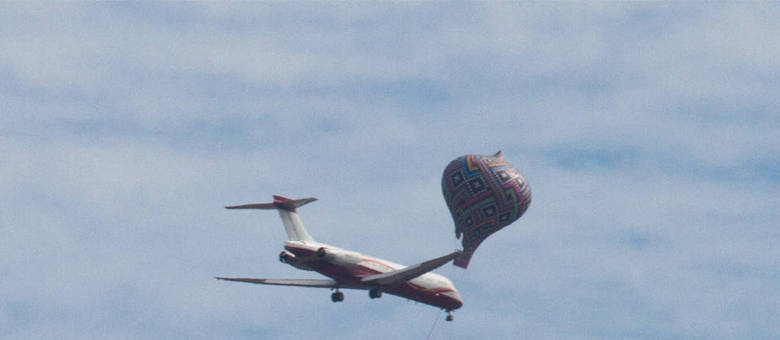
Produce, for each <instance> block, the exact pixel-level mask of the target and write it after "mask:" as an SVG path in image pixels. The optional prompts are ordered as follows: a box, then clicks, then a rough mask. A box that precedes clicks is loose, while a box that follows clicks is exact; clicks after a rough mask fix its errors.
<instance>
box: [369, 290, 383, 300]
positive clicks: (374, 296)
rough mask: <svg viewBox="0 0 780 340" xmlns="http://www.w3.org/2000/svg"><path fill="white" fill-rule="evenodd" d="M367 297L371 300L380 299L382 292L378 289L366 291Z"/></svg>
mask: <svg viewBox="0 0 780 340" xmlns="http://www.w3.org/2000/svg"><path fill="white" fill-rule="evenodd" d="M368 297H370V298H372V299H378V298H381V297H382V291H381V290H379V289H376V288H374V289H371V290H369V291H368Z"/></svg>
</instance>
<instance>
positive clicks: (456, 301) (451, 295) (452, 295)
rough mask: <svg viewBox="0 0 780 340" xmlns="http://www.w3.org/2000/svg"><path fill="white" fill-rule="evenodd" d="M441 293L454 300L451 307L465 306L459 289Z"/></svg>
mask: <svg viewBox="0 0 780 340" xmlns="http://www.w3.org/2000/svg"><path fill="white" fill-rule="evenodd" d="M441 294H442V295H444V296H446V297H448V298H450V300H451V301H452V307H451V308H450V309H458V308H460V307H461V306H463V300H462V299H461V298H460V294H458V291H457V290H451V291H448V292H443V293H441Z"/></svg>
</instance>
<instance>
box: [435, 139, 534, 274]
mask: <svg viewBox="0 0 780 340" xmlns="http://www.w3.org/2000/svg"><path fill="white" fill-rule="evenodd" d="M441 189H442V192H443V194H444V200H445V201H446V202H447V206H448V207H449V208H450V213H451V214H452V219H453V220H454V221H455V236H456V237H457V238H461V236H463V239H462V240H461V242H462V244H463V253H462V254H461V255H460V256H458V257H456V258H455V261H454V264H455V265H456V266H458V267H462V268H466V267H468V265H469V261H470V260H471V256H472V255H473V254H474V251H475V250H476V249H477V247H479V245H480V243H482V241H484V240H485V239H486V238H487V237H488V236H490V235H491V234H493V233H495V232H496V231H498V230H500V229H501V228H503V227H506V226H508V225H509V224H511V223H512V222H514V221H516V220H517V219H518V218H520V216H522V215H523V213H525V211H526V210H527V209H528V206H529V205H530V204H531V188H530V187H529V186H528V183H527V182H526V180H525V178H524V177H523V175H522V174H521V173H520V171H518V170H517V169H516V168H515V167H513V166H511V165H509V163H507V162H506V161H505V160H504V158H503V156H502V155H501V151H499V152H497V153H496V154H495V155H492V156H485V155H465V156H462V157H458V158H457V159H455V160H454V161H452V162H450V164H449V165H448V166H447V168H446V169H444V175H443V176H442V179H441Z"/></svg>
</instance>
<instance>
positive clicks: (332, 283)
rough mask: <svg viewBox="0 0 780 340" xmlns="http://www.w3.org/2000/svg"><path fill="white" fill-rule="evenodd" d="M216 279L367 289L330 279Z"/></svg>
mask: <svg viewBox="0 0 780 340" xmlns="http://www.w3.org/2000/svg"><path fill="white" fill-rule="evenodd" d="M216 279H217V280H225V281H238V282H248V283H256V284H264V285H276V286H295V287H311V288H354V289H366V287H362V286H357V285H350V284H343V283H339V282H337V281H336V280H328V279H251V278H234V277H216Z"/></svg>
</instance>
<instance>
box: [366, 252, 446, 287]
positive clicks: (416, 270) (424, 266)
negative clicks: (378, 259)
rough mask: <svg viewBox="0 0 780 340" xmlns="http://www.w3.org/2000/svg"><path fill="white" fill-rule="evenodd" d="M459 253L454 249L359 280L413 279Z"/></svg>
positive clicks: (390, 281)
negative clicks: (442, 254) (440, 255)
mask: <svg viewBox="0 0 780 340" xmlns="http://www.w3.org/2000/svg"><path fill="white" fill-rule="evenodd" d="M460 253H461V251H460V250H456V251H454V252H452V253H450V254H447V255H444V256H442V257H437V258H435V259H433V260H428V261H425V262H423V263H418V264H416V265H413V266H409V267H406V268H401V269H398V270H393V271H389V272H387V273H382V274H376V275H371V276H366V277H364V278H363V279H362V280H361V282H363V283H364V284H366V285H369V286H392V285H396V284H399V283H402V282H406V281H409V280H411V279H414V278H415V277H418V276H420V275H422V274H425V273H427V272H429V271H431V270H434V269H436V268H439V267H441V266H443V265H444V264H445V263H447V262H450V261H452V259H454V258H455V257H457V256H458V255H460Z"/></svg>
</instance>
